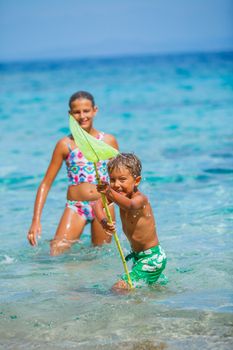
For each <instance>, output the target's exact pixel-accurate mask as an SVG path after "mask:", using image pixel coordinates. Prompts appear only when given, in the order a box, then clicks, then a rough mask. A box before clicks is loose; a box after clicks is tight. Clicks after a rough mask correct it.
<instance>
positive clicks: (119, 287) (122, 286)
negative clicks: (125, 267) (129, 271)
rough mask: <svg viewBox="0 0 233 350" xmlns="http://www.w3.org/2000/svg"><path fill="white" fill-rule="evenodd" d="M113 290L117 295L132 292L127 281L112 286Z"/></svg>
mask: <svg viewBox="0 0 233 350" xmlns="http://www.w3.org/2000/svg"><path fill="white" fill-rule="evenodd" d="M111 290H112V291H113V292H117V293H125V292H128V291H129V290H130V286H129V284H128V283H127V282H126V281H124V280H120V281H118V282H116V283H115V284H114V285H113V286H112V288H111Z"/></svg>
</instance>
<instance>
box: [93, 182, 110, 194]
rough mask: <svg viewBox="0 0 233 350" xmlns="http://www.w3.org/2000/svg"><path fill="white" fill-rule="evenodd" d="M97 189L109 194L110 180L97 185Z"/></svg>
mask: <svg viewBox="0 0 233 350" xmlns="http://www.w3.org/2000/svg"><path fill="white" fill-rule="evenodd" d="M96 188H97V191H98V192H100V193H104V194H107V192H108V191H109V190H110V185H109V183H108V182H104V181H103V182H101V184H97V185H96Z"/></svg>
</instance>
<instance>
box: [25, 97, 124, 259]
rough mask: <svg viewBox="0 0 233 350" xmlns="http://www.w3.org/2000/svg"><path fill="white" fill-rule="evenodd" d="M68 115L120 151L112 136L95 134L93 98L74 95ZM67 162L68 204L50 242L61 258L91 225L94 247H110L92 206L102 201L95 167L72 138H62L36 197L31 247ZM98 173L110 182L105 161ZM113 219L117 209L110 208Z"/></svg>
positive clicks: (87, 130) (99, 167)
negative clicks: (61, 171) (46, 205)
mask: <svg viewBox="0 0 233 350" xmlns="http://www.w3.org/2000/svg"><path fill="white" fill-rule="evenodd" d="M69 108H70V110H69V114H71V115H72V116H73V117H74V118H75V119H76V121H77V123H79V125H80V126H81V127H82V128H83V129H84V130H85V131H86V132H88V133H89V134H90V135H92V136H94V137H96V138H97V139H100V140H102V141H103V142H106V143H107V144H109V145H111V146H112V147H114V148H116V149H118V144H117V141H116V139H115V138H114V137H113V136H112V135H109V134H104V133H103V132H100V131H98V130H96V129H95V128H94V126H93V121H94V117H95V115H96V113H97V111H98V108H97V106H96V105H95V102H94V98H93V96H92V95H91V94H90V93H88V92H85V91H79V92H76V93H75V94H73V95H72V96H71V98H70V100H69ZM63 161H65V162H66V166H67V174H68V190H67V202H66V207H65V210H64V213H63V215H62V217H61V220H60V223H59V225H58V228H57V231H56V233H55V236H54V239H53V240H51V242H50V253H51V255H59V254H61V253H63V252H64V251H66V250H67V249H69V248H70V247H71V245H72V243H74V242H75V241H77V240H78V239H79V237H80V236H81V234H82V232H83V229H84V227H85V225H86V224H87V223H88V222H90V223H91V239H92V243H93V244H94V245H102V244H103V243H109V242H110V241H111V236H110V235H108V234H107V233H106V232H105V231H104V229H103V228H102V226H101V224H100V223H99V222H98V221H97V219H96V218H95V217H94V212H93V209H92V204H93V202H94V201H96V200H97V199H99V198H100V193H99V192H98V191H97V189H96V178H95V171H94V166H93V163H91V162H89V161H88V160H87V159H86V158H85V157H84V156H83V154H82V152H81V151H80V150H79V149H78V148H77V146H76V145H75V142H74V139H73V137H72V135H69V136H66V137H63V138H62V139H61V140H59V141H58V142H57V144H56V146H55V149H54V152H53V155H52V159H51V162H50V164H49V167H48V169H47V172H46V174H45V177H44V179H43V180H42V182H41V184H40V186H39V188H38V191H37V195H36V200H35V204H34V214H33V218H32V224H31V227H30V229H29V232H28V235H27V238H28V241H29V243H30V244H31V245H32V246H35V245H36V244H37V235H38V236H40V234H41V223H40V218H41V214H42V209H43V206H44V204H45V201H46V198H47V195H48V192H49V190H50V188H51V186H52V183H53V181H54V179H55V177H56V175H57V173H58V171H59V170H60V168H61V166H62V162H63ZM97 166H98V172H99V174H100V178H101V180H103V181H106V180H108V173H107V164H106V161H100V162H99V163H98V164H97ZM110 212H111V214H112V215H113V217H114V208H113V207H110Z"/></svg>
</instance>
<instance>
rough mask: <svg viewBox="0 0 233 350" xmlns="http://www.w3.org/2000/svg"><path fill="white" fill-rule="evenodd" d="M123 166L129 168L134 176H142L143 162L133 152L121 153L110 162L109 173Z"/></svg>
mask: <svg viewBox="0 0 233 350" xmlns="http://www.w3.org/2000/svg"><path fill="white" fill-rule="evenodd" d="M121 167H125V168H127V169H128V170H129V172H130V174H131V175H132V176H133V177H134V178H136V177H138V176H141V171H142V163H141V161H140V160H139V159H138V157H137V156H135V154H133V153H119V154H118V155H117V156H116V157H114V158H112V159H110V161H109V162H108V172H109V174H111V172H112V171H113V170H114V169H120V168H121Z"/></svg>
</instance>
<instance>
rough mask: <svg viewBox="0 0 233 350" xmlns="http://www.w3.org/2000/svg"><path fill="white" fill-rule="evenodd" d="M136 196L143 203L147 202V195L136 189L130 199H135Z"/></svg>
mask: <svg viewBox="0 0 233 350" xmlns="http://www.w3.org/2000/svg"><path fill="white" fill-rule="evenodd" d="M136 198H137V199H139V200H141V201H142V202H143V203H148V202H149V200H148V197H147V196H146V195H145V194H144V193H142V192H141V191H139V190H137V192H135V193H134V195H133V197H132V199H136Z"/></svg>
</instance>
